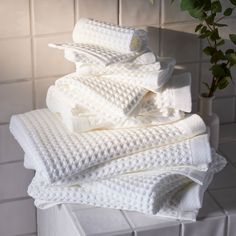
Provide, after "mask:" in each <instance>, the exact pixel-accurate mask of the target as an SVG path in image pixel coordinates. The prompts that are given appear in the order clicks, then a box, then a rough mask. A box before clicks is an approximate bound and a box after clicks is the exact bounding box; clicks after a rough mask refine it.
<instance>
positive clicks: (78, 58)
mask: <svg viewBox="0 0 236 236" xmlns="http://www.w3.org/2000/svg"><path fill="white" fill-rule="evenodd" d="M48 46H49V47H52V48H57V49H61V50H64V53H65V58H66V59H67V60H69V61H71V62H77V63H83V64H90V65H99V66H101V67H102V66H103V67H104V66H108V65H111V64H113V63H118V62H129V61H132V60H135V59H136V58H137V57H139V56H141V55H143V54H144V53H146V52H148V51H149V50H144V51H142V52H130V53H125V54H124V53H121V52H117V51H112V50H110V49H107V48H103V47H99V46H96V45H91V44H79V43H62V44H54V43H50V44H48Z"/></svg>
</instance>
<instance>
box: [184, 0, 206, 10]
mask: <svg viewBox="0 0 236 236" xmlns="http://www.w3.org/2000/svg"><path fill="white" fill-rule="evenodd" d="M203 5H204V4H203V3H201V1H200V0H182V1H181V3H180V8H181V10H182V11H186V10H187V11H188V10H192V9H195V8H199V7H201V6H203Z"/></svg>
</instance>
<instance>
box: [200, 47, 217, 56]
mask: <svg viewBox="0 0 236 236" xmlns="http://www.w3.org/2000/svg"><path fill="white" fill-rule="evenodd" d="M215 51H216V49H215V48H213V47H205V48H204V49H203V52H204V53H205V54H206V55H213V53H214V52H215Z"/></svg>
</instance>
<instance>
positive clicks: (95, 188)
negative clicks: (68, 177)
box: [28, 153, 226, 220]
mask: <svg viewBox="0 0 236 236" xmlns="http://www.w3.org/2000/svg"><path fill="white" fill-rule="evenodd" d="M213 157H214V158H213V161H212V163H211V166H210V168H209V170H208V171H207V172H205V174H204V175H203V177H204V184H201V183H198V181H196V180H195V179H194V177H192V176H191V175H189V174H188V173H187V172H186V171H185V170H184V168H182V169H181V168H179V169H177V168H176V169H174V168H173V169H172V170H169V171H168V170H166V171H164V172H163V170H156V171H146V172H145V173H133V174H127V175H123V176H118V177H114V178H110V179H107V180H101V181H95V182H91V183H85V184H81V185H80V186H79V185H73V186H68V187H66V186H65V187H61V186H50V185H48V184H46V183H45V182H43V181H39V180H40V178H38V177H37V176H36V177H35V178H34V180H33V182H32V183H31V185H30V187H29V189H28V193H29V194H30V195H31V196H32V197H34V198H35V199H36V201H35V204H36V206H38V207H40V208H47V207H51V206H52V205H54V204H60V203H82V204H89V205H94V206H99V207H110V208H117V209H123V210H134V211H139V212H143V213H147V214H152V215H158V216H164V217H171V218H175V219H176V218H177V219H182V220H195V219H196V215H197V212H198V210H199V208H201V205H202V200H203V195H204V192H205V190H206V188H207V186H208V185H209V183H210V181H211V179H212V177H213V175H214V173H216V172H218V171H219V170H221V169H222V168H223V167H224V166H225V164H226V163H225V160H224V159H223V158H222V157H221V156H219V155H218V154H216V153H213Z"/></svg>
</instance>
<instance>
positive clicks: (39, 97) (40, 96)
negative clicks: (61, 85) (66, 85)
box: [34, 77, 58, 109]
mask: <svg viewBox="0 0 236 236" xmlns="http://www.w3.org/2000/svg"><path fill="white" fill-rule="evenodd" d="M57 79H58V78H57V77H54V78H47V79H37V80H35V82H34V86H35V105H36V109H40V108H45V107H47V106H46V96H47V91H48V88H49V87H50V86H51V85H53V84H54V83H55V81H56V80H57Z"/></svg>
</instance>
